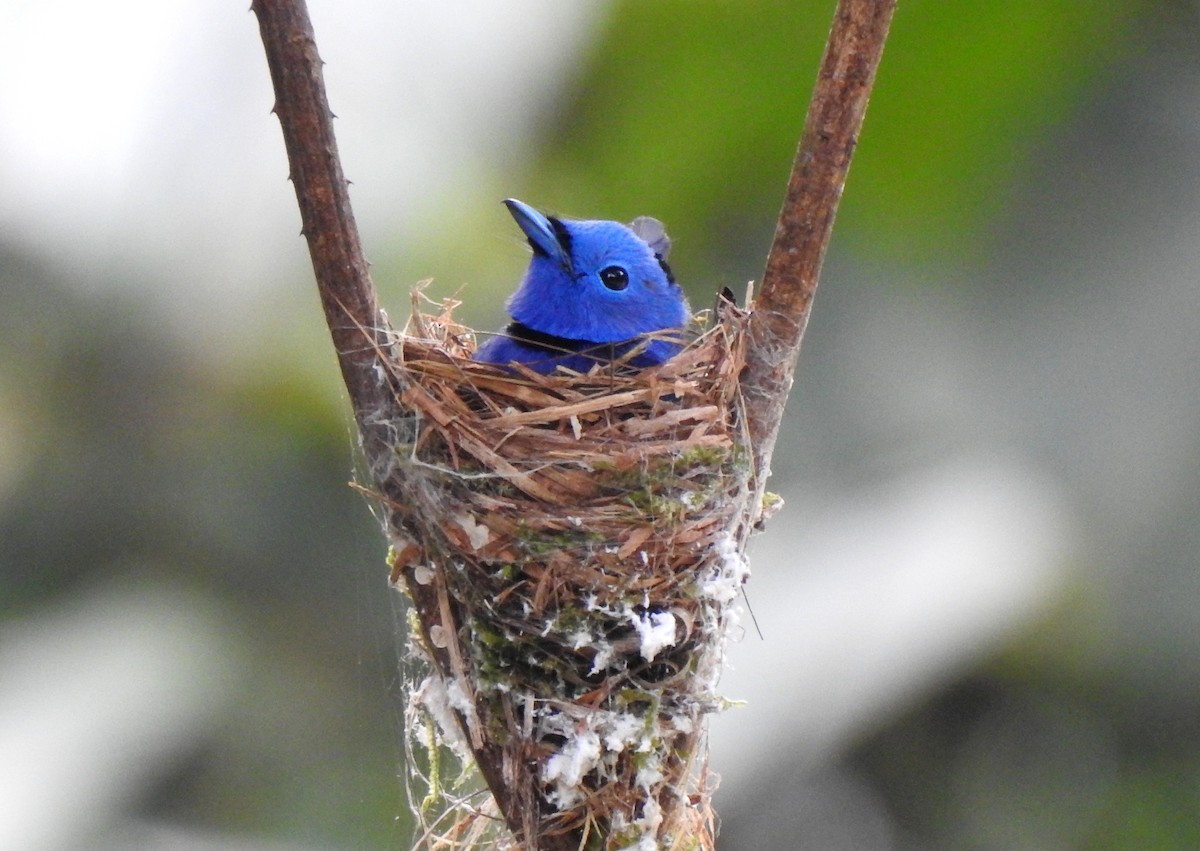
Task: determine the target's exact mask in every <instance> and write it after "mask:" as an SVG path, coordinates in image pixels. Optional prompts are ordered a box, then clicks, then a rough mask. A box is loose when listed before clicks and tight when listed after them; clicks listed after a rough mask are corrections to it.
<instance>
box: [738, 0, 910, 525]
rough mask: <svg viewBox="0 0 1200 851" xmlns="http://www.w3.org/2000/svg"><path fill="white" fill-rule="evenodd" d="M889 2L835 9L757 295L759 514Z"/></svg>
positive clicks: (750, 369) (844, 1)
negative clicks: (823, 56) (818, 74)
mask: <svg viewBox="0 0 1200 851" xmlns="http://www.w3.org/2000/svg"><path fill="white" fill-rule="evenodd" d="M895 8H896V0H839V2H838V7H837V11H836V13H835V15H834V19H833V28H832V29H831V30H830V33H829V41H828V43H827V44H826V46H825V58H824V59H823V60H822V62H821V72H820V76H819V77H818V78H817V85H816V88H815V89H814V91H813V96H812V101H811V103H810V104H809V107H808V117H807V118H806V119H805V122H804V135H803V136H802V137H801V139H800V147H799V150H798V151H797V152H796V161H795V164H794V165H793V166H792V176H791V178H790V180H789V181H788V187H787V196H786V198H785V200H784V203H783V210H782V211H781V212H780V214H779V223H778V224H777V225H776V227H775V239H774V241H773V242H772V244H771V252H770V254H769V255H768V256H767V268H766V271H765V272H764V274H763V283H762V288H761V291H760V292H759V294H758V297H757V299H756V300H755V303H754V312H753V314H752V316H751V318H750V328H749V334H750V347H749V350H748V352H747V358H746V361H747V362H746V368H745V371H744V372H743V373H742V380H741V388H742V393H743V395H744V398H745V399H746V404H747V409H748V414H747V428H748V431H749V436H750V440H751V444H752V446H753V447H754V471H755V476H756V482H757V488H756V489H757V491H758V496H759V502H758V504H757V505H756V506H755V507H754V509H753V510H754V511H758V510H760V508H759V506H760V505H761V497H762V493H763V490H764V488H765V485H766V480H767V477H768V476H769V475H770V472H771V471H770V467H771V455H772V453H773V452H774V449H775V439H776V437H777V436H778V434H779V425H780V423H781V422H782V420H783V412H784V407H785V405H786V404H787V397H788V391H790V390H791V387H792V375H793V373H794V372H795V370H796V359H797V357H799V354H800V343H801V340H802V339H803V337H804V328H805V326H806V325H807V324H808V315H809V310H810V309H811V307H812V300H813V295H814V294H815V293H816V289H817V282H818V280H819V278H820V274H821V265H822V263H823V262H824V260H825V249H826V247H827V246H828V245H829V238H830V235H831V234H832V232H833V220H834V216H835V215H836V214H837V206H838V201H839V200H841V197H842V187H843V186H845V183H846V173H847V171H848V170H849V169H850V158H851V156H852V155H853V153H854V147H855V145H856V144H857V143H858V134H859V131H860V129H861V128H862V122H863V116H864V115H865V113H866V110H867V99H868V98H869V97H870V94H871V85H872V83H873V82H874V80H875V70H876V68H878V67H879V59H880V57H881V56H882V54H883V45H884V42H885V40H886V39H887V33H888V26H889V25H890V24H891V20H892V12H893V11H895Z"/></svg>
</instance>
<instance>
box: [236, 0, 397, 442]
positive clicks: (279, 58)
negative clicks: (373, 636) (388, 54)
mask: <svg viewBox="0 0 1200 851" xmlns="http://www.w3.org/2000/svg"><path fill="white" fill-rule="evenodd" d="M250 8H251V9H252V10H253V11H254V13H255V15H257V16H258V25H259V29H260V31H261V33H262V41H263V47H264V48H266V54H267V66H268V67H269V68H270V71H271V82H272V84H273V85H274V88H275V108H274V110H273V111H274V112H275V114H276V115H277V116H278V117H279V124H280V126H281V127H282V128H283V141H284V144H285V146H286V147H287V155H288V165H289V166H290V168H291V180H292V184H293V185H294V186H295V188H296V201H297V202H298V203H299V205H300V219H301V222H302V228H303V230H302V232H303V234H304V237H305V238H306V239H307V240H308V252H309V255H310V256H311V258H312V264H313V271H314V272H315V273H316V278H317V288H318V290H320V293H321V306H322V308H323V309H324V311H325V320H326V322H327V324H328V325H329V332H330V334H331V335H332V337H333V346H334V350H335V351H336V352H337V357H338V365H339V366H340V367H341V371H342V379H343V381H344V382H345V384H346V389H347V391H348V392H349V394H350V402H351V404H352V405H353V407H354V415H355V419H356V420H357V422H358V425H359V432H360V435H361V439H362V440H363V443H364V450H365V451H366V454H367V458H368V459H371V458H375V457H378V455H377V454H376V451H377V450H379V449H381V448H382V447H380V446H378V445H376V441H377V440H381V439H382V438H383V435H382V434H379V429H377V428H374V427H373V426H374V422H375V420H377V419H378V417H376V418H372V417H371V414H373V413H374V414H378V413H380V412H382V411H384V410H387V409H388V407H389V406H390V405H391V404H392V395H391V393H390V392H389V389H388V387H387V385H386V383H384V381H383V379H382V376H383V375H384V372H383V371H382V370H381V369H379V355H380V354H381V353H382V352H385V351H386V350H387V348H388V337H389V329H388V327H387V318H386V317H385V316H384V314H383V312H382V311H381V310H380V309H379V303H378V300H377V297H376V294H375V286H374V284H373V283H372V282H371V274H370V270H369V266H368V264H367V261H366V258H365V257H364V256H363V251H362V244H361V242H360V240H359V236H358V226H357V225H356V224H355V223H354V213H353V212H352V211H351V209H350V195H349V192H348V191H347V186H348V181H347V180H346V177H345V175H344V174H343V173H342V164H341V160H340V159H339V158H338V152H337V142H336V140H335V139H334V135H333V113H332V112H331V111H330V109H329V102H328V100H327V99H326V97H325V81H324V77H323V75H322V73H321V65H322V62H321V58H320V57H319V56H318V55H317V44H316V41H315V39H314V37H313V30H312V23H311V21H310V20H309V18H308V10H307V8H306V7H305V4H304V2H303V0H254V2H253V3H252V4H251V6H250Z"/></svg>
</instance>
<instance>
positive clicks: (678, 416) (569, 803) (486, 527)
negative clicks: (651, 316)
mask: <svg viewBox="0 0 1200 851" xmlns="http://www.w3.org/2000/svg"><path fill="white" fill-rule="evenodd" d="M414 307H416V305H415V304H414ZM452 307H453V305H452V304H449V303H447V304H443V305H442V309H441V311H440V312H439V313H436V314H432V315H427V314H424V313H422V312H420V311H419V310H416V309H414V314H413V318H412V319H411V320H410V323H409V326H408V328H407V329H406V331H405V332H404V334H402V335H400V336H399V337H398V339H397V340H396V344H395V347H394V349H393V355H392V356H391V357H392V360H390V361H387V362H385V363H384V368H385V371H386V374H387V375H386V377H387V380H389V382H390V383H391V386H392V388H393V396H394V400H395V403H396V410H395V411H392V412H387V413H386V416H385V415H384V414H382V413H381V416H380V418H379V419H381V420H384V419H386V422H385V423H384V424H385V425H386V427H387V428H388V429H389V430H390V438H389V441H388V442H389V443H390V444H391V450H390V452H389V453H387V454H386V457H382V458H374V459H370V460H371V463H372V466H373V470H372V472H373V474H374V478H375V487H376V488H378V491H379V492H378V493H377V494H376V496H377V497H378V498H379V500H380V502H381V504H382V505H383V506H384V508H385V514H386V523H387V528H388V532H389V535H390V538H391V542H392V553H391V556H390V564H391V581H392V584H393V585H395V586H396V587H397V588H399V589H400V590H402V591H403V592H405V593H406V594H407V595H409V596H410V597H411V599H412V601H413V609H414V612H415V617H414V618H413V621H414V626H415V630H414V638H413V645H414V647H415V648H416V652H417V653H418V655H420V656H422V657H424V659H425V660H426V661H427V662H428V675H427V676H426V678H425V680H424V681H423V682H422V683H421V684H420V685H419V686H418V687H416V688H415V689H414V690H413V693H412V695H411V698H410V721H411V723H410V742H411V741H412V740H413V738H412V737H413V735H414V734H413V731H414V730H415V731H417V733H416V735H415V739H416V740H417V741H418V742H420V743H423V744H424V745H429V746H430V748H429V750H430V752H429V753H428V754H426V755H425V756H424V758H423V760H420V762H421V764H422V765H423V766H424V771H425V772H426V773H427V774H430V775H432V776H433V785H434V786H438V787H440V785H441V784H440V783H439V781H438V780H437V776H438V773H439V766H440V765H441V764H442V757H441V756H439V755H438V753H437V751H438V748H437V747H436V745H446V746H449V747H451V748H453V749H455V750H456V751H457V753H458V754H459V755H460V757H463V758H464V759H466V760H467V761H472V760H473V761H474V763H475V764H476V765H477V767H478V769H479V772H480V774H481V775H482V778H483V780H484V781H485V782H486V786H487V789H488V791H490V798H491V800H490V801H485V803H481V804H478V805H475V804H472V803H471V802H470V800H469V796H467V795H466V794H464V798H463V802H462V803H461V805H460V806H458V807H457V808H455V809H454V810H453V811H452V812H450V813H443V814H442V816H441V817H440V819H439V820H434V819H431V818H430V817H429V816H428V813H429V810H430V807H429V805H430V798H428V797H427V798H426V799H425V800H424V801H423V802H422V806H420V807H418V809H419V810H420V811H421V813H422V815H423V817H424V819H425V823H426V827H427V831H426V834H425V835H424V836H423V837H422V838H421V839H420V840H419V842H418V845H419V847H428V848H461V847H470V846H474V847H482V845H483V844H484V843H492V844H489V845H488V846H487V847H503V848H512V849H524V851H534V849H546V848H560V847H561V848H564V849H565V848H595V849H614V851H615V849H623V848H636V849H659V848H662V849H667V848H680V849H684V848H686V849H703V848H711V847H712V841H713V816H712V812H711V810H710V809H709V806H708V800H709V795H710V793H711V788H712V786H713V781H712V779H711V777H709V776H708V774H707V771H706V768H705V765H704V759H703V752H704V748H703V731H704V729H705V718H704V716H705V715H706V713H709V712H712V711H714V710H716V709H719V708H720V707H721V703H722V701H721V699H720V697H719V696H718V695H717V692H716V684H717V679H718V676H719V673H720V668H721V664H722V656H723V646H724V640H725V638H726V636H727V634H728V632H729V631H730V629H731V626H732V625H733V624H734V623H735V621H736V617H735V615H734V614H733V603H734V602H735V601H736V598H737V595H738V593H739V591H740V587H741V584H742V583H743V581H744V580H745V578H746V575H747V566H746V562H745V559H744V558H743V556H742V551H743V548H744V544H745V538H746V536H747V534H748V531H749V530H748V529H747V519H746V518H747V516H748V513H747V502H748V498H749V497H748V494H749V478H750V475H751V472H750V463H751V462H750V453H749V451H748V447H747V446H746V442H745V440H744V438H743V436H742V433H741V427H742V422H743V417H742V415H741V410H740V404H741V402H740V397H739V394H738V375H739V373H740V371H741V368H742V365H743V356H744V348H745V333H744V330H745V320H746V317H747V313H745V312H743V311H740V310H738V309H737V308H735V307H733V306H732V305H728V304H724V305H722V309H721V310H720V314H719V318H718V319H717V320H716V321H715V322H712V323H710V326H709V327H708V328H707V329H705V330H703V331H700V332H699V333H698V336H697V337H696V339H695V340H694V341H693V342H692V343H690V344H689V345H688V346H687V347H686V348H685V349H684V350H683V351H682V352H681V353H680V354H679V355H677V356H676V357H674V358H672V359H671V360H670V361H668V362H667V363H666V364H663V365H662V366H659V367H655V368H651V369H645V370H629V369H625V368H623V366H622V363H621V362H617V363H614V364H605V365H598V366H597V367H595V368H594V369H592V370H591V371H590V372H589V373H588V374H586V375H575V374H572V375H567V376H564V375H562V374H561V373H560V374H556V375H554V376H543V375H538V374H536V373H534V372H532V371H529V370H525V369H523V368H522V369H518V370H517V371H504V370H500V369H497V368H496V367H493V366H488V365H485V364H478V363H474V362H472V361H471V360H470V353H471V351H472V350H473V345H474V334H473V333H472V332H471V331H470V329H468V328H465V327H464V326H462V325H459V324H458V323H456V322H455V321H454V320H453V318H452V315H451V308H452ZM630 356H632V355H630ZM627 357H628V356H627ZM377 424H378V423H377ZM435 743H436V745H435ZM487 797H488V796H487V794H486V793H485V794H484V798H485V799H486V798H487ZM501 834H503V835H505V836H507V837H508V839H498V838H497V837H499V836H500V835H501ZM485 836H486V837H488V838H486V839H485V838H484V837H485Z"/></svg>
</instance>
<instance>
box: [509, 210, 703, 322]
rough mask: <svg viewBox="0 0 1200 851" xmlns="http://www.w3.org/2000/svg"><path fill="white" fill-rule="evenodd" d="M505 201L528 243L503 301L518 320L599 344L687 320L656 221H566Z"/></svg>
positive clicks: (665, 240)
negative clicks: (517, 281)
mask: <svg viewBox="0 0 1200 851" xmlns="http://www.w3.org/2000/svg"><path fill="white" fill-rule="evenodd" d="M504 203H505V205H507V207H508V210H509V212H510V213H512V216H513V218H514V219H516V221H517V225H518V226H520V228H521V230H522V231H523V232H524V234H525V236H526V238H527V239H528V240H529V245H530V247H531V248H532V249H533V258H532V259H531V260H530V262H529V269H528V270H527V271H526V273H525V278H524V279H523V280H522V281H521V286H520V287H519V288H518V289H517V291H516V292H515V293H513V295H512V297H511V298H510V299H509V301H508V310H509V313H510V314H512V317H513V318H514V319H516V320H517V321H518V322H521V323H523V324H524V325H526V326H528V327H529V328H532V329H534V330H536V331H540V332H542V333H544V334H552V335H554V336H557V337H568V338H571V339H576V340H591V341H594V342H597V343H610V342H617V341H620V340H628V339H631V338H633V337H636V336H638V335H639V334H646V333H649V332H651V331H659V330H663V329H667V328H678V327H681V326H682V325H684V324H686V322H687V320H688V306H687V300H686V299H685V298H684V295H683V291H682V290H681V289H680V288H679V285H678V284H676V283H675V280H674V277H673V276H672V275H671V272H670V269H669V267H668V266H667V264H666V258H667V252H668V251H669V250H670V246H671V242H670V240H669V239H668V238H667V235H666V233H665V232H664V230H663V227H662V225H661V224H660V223H659V222H658V221H657V220H655V219H651V218H648V217H642V218H639V219H637V220H635V221H634V223H633V224H632V225H623V224H621V223H620V222H608V221H571V220H563V219H558V218H555V217H553V216H546V215H543V214H542V213H539V212H538V211H537V210H535V209H533V208H532V207H530V206H529V205H527V204H523V203H522V202H520V201H517V200H514V199H512V198H510V199H508V200H506V201H505V202H504Z"/></svg>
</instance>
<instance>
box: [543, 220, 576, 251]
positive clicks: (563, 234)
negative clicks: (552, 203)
mask: <svg viewBox="0 0 1200 851" xmlns="http://www.w3.org/2000/svg"><path fill="white" fill-rule="evenodd" d="M546 220H547V221H548V222H550V228H551V229H552V230H553V231H554V238H555V239H557V240H558V244H559V245H561V246H562V250H563V253H565V254H566V255H567V256H568V257H570V256H571V234H570V232H569V231H568V230H567V226H566V225H564V224H563V223H562V222H561V221H559V220H558V219H556V218H555V217H554V216H547V217H546Z"/></svg>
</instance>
